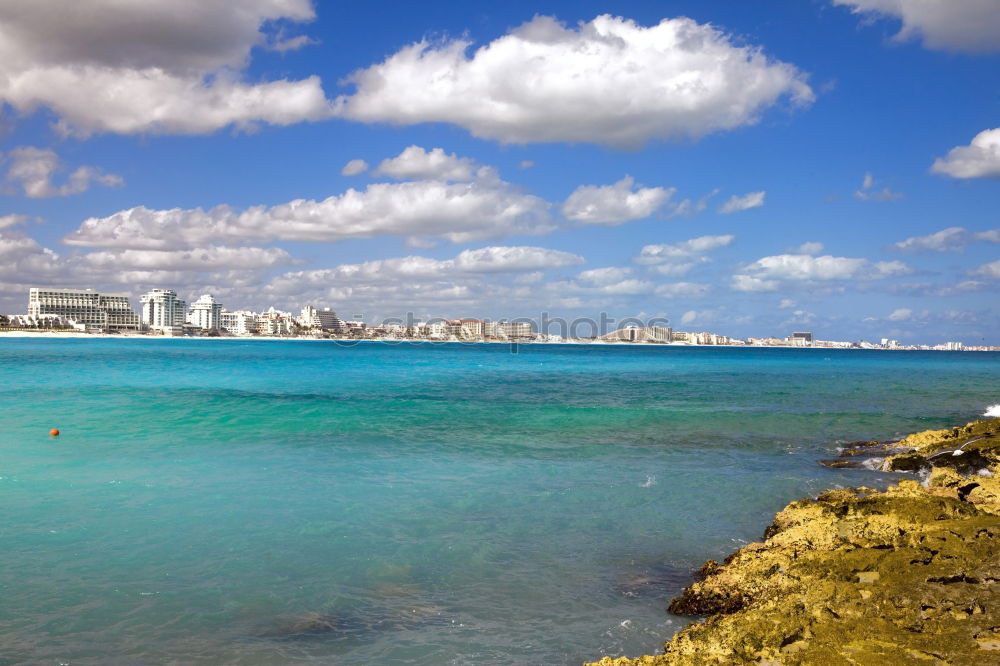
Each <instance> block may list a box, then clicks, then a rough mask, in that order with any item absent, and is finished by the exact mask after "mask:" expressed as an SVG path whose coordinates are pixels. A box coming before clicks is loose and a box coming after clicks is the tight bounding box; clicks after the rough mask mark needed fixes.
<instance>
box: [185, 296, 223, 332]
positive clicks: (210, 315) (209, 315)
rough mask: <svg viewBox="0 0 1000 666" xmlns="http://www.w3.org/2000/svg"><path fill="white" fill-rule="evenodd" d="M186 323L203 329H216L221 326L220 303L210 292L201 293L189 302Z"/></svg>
mask: <svg viewBox="0 0 1000 666" xmlns="http://www.w3.org/2000/svg"><path fill="white" fill-rule="evenodd" d="M188 323H189V324H191V325H193V326H197V327H198V328H201V329H204V330H209V329H213V328H214V329H216V330H218V329H219V328H221V327H222V304H221V303H219V302H218V301H216V300H215V299H214V298H213V297H212V295H211V294H202V295H201V296H200V297H199V298H198V300H197V301H195V302H194V303H192V304H191V312H190V313H188Z"/></svg>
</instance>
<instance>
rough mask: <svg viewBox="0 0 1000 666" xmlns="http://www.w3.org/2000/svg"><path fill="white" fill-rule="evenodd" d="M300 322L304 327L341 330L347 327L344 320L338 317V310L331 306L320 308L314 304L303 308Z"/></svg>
mask: <svg viewBox="0 0 1000 666" xmlns="http://www.w3.org/2000/svg"><path fill="white" fill-rule="evenodd" d="M299 323H300V324H301V325H302V326H303V327H304V328H318V329H322V330H324V331H340V330H343V329H344V328H345V326H344V322H343V321H341V320H340V318H339V317H337V313H336V312H334V311H333V310H331V309H329V308H323V309H318V308H315V307H313V306H312V305H307V306H305V307H304V308H302V316H301V317H299Z"/></svg>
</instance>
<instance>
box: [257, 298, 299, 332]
mask: <svg viewBox="0 0 1000 666" xmlns="http://www.w3.org/2000/svg"><path fill="white" fill-rule="evenodd" d="M293 325H294V321H293V320H292V313H291V312H282V311H281V310H276V309H275V308H274V306H273V305H272V306H271V307H269V308H268V309H267V311H266V312H261V313H260V314H259V315H257V332H258V333H259V334H261V335H288V334H289V333H291V332H292V326H293Z"/></svg>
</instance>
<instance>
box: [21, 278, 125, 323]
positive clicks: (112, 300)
mask: <svg viewBox="0 0 1000 666" xmlns="http://www.w3.org/2000/svg"><path fill="white" fill-rule="evenodd" d="M28 315H29V316H31V317H40V316H41V315H59V316H61V317H65V318H66V319H72V320H73V321H75V322H76V323H78V324H85V325H86V326H87V327H88V328H100V329H102V330H116V331H130V330H131V331H134V330H138V329H139V317H138V315H136V313H135V310H133V309H132V305H131V304H130V303H129V302H128V296H123V295H119V294H99V293H97V292H96V291H94V290H93V289H49V288H46V287H32V288H31V289H29V290H28Z"/></svg>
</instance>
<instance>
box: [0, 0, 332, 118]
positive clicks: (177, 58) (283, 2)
mask: <svg viewBox="0 0 1000 666" xmlns="http://www.w3.org/2000/svg"><path fill="white" fill-rule="evenodd" d="M313 18H314V12H313V7H312V3H311V2H310V0H246V1H245V2H239V3H228V2H202V1H201V0H170V1H169V2H168V1H164V0H150V1H147V2H121V1H120V0H88V2H85V3H82V2H62V1H61V0H5V2H3V3H0V102H4V103H6V104H9V105H11V106H12V107H14V108H15V109H17V110H18V111H21V112H25V113H30V112H32V111H34V110H35V109H37V108H39V107H47V108H49V109H51V110H52V111H53V113H55V115H56V116H57V117H58V121H57V123H56V127H57V129H58V130H59V131H60V132H62V133H63V134H71V135H76V136H88V135H90V134H93V133H99V132H114V133H120V134H135V133H144V132H145V133H166V134H172V133H176V134H202V133H208V132H213V131H215V130H218V129H220V128H222V127H226V126H228V125H235V126H237V127H242V128H249V127H253V126H254V125H255V124H258V123H270V124H274V125H288V124H292V123H298V122H302V121H305V120H320V119H323V118H327V117H329V116H330V113H331V103H330V102H329V100H327V99H326V96H325V94H324V92H323V89H322V86H321V85H320V80H319V78H318V77H316V76H310V77H307V78H305V79H302V80H298V81H289V80H286V79H280V80H273V81H264V82H259V83H248V82H245V81H244V80H243V76H242V72H243V70H244V69H245V68H246V66H247V64H248V62H249V58H250V53H251V50H252V49H253V48H254V47H255V46H264V47H271V48H278V49H284V50H288V49H289V48H293V47H296V46H304V45H305V44H307V43H309V41H310V40H308V39H307V40H301V39H296V38H291V39H282V40H280V41H275V39H274V35H275V32H274V31H273V29H272V28H273V26H274V22H275V21H279V20H280V21H283V22H284V23H283V25H287V24H289V22H306V21H310V20H312V19H313Z"/></svg>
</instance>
